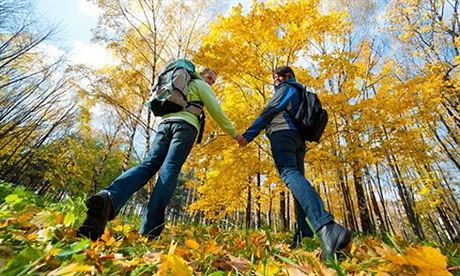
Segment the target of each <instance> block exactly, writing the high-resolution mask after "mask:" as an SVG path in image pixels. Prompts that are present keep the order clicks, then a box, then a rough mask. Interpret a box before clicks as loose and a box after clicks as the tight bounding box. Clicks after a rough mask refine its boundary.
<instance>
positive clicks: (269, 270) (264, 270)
mask: <svg viewBox="0 0 460 276" xmlns="http://www.w3.org/2000/svg"><path fill="white" fill-rule="evenodd" d="M257 272H259V273H260V274H262V275H267V276H271V275H273V276H274V275H277V274H278V273H279V272H280V268H279V266H277V265H276V264H274V263H268V264H263V263H259V265H258V267H257Z"/></svg>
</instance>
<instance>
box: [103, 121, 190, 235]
mask: <svg viewBox="0 0 460 276" xmlns="http://www.w3.org/2000/svg"><path fill="white" fill-rule="evenodd" d="M197 132H198V131H197V130H196V128H195V127H194V126H192V125H190V124H189V123H186V122H184V121H170V122H168V121H166V122H163V123H161V124H160V125H159V127H158V131H157V133H156V135H155V138H154V140H153V144H152V148H151V149H150V151H149V153H148V155H147V157H146V158H145V159H144V160H143V161H142V163H141V164H140V165H138V166H136V167H133V168H131V169H129V170H128V171H126V172H125V173H123V174H122V175H120V176H119V177H118V178H117V179H115V180H114V181H113V182H112V184H110V186H109V187H107V188H106V189H105V190H104V191H106V192H109V194H110V197H111V199H112V203H113V209H114V213H115V214H116V213H118V211H119V210H120V209H121V208H122V207H123V205H125V203H126V202H127V201H128V199H129V198H130V197H131V196H132V195H133V194H134V193H135V192H136V191H137V190H139V189H140V188H142V187H143V186H144V185H145V184H146V183H147V182H148V181H149V180H150V179H151V178H152V177H153V176H154V175H155V174H156V173H157V172H158V170H160V167H161V170H160V175H159V177H158V180H157V182H156V184H155V187H154V189H153V191H152V194H151V195H150V200H149V203H148V206H147V211H146V212H145V214H144V218H143V220H142V225H141V228H140V232H141V234H143V235H148V236H153V237H156V236H159V235H160V233H161V231H162V230H163V228H164V224H165V210H166V206H167V205H168V203H169V201H170V200H171V197H172V195H173V192H174V190H175V188H176V184H177V177H178V176H179V173H180V170H181V168H182V165H183V164H184V162H185V160H186V159H187V156H188V155H189V153H190V151H191V149H192V147H193V143H194V142H195V137H196V135H197Z"/></svg>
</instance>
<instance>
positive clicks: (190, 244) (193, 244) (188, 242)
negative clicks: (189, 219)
mask: <svg viewBox="0 0 460 276" xmlns="http://www.w3.org/2000/svg"><path fill="white" fill-rule="evenodd" d="M185 245H186V246H187V247H189V248H191V249H194V250H198V249H199V248H200V244H199V243H198V242H196V241H195V240H186V241H185Z"/></svg>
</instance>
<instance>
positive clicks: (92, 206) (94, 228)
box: [77, 191, 113, 241]
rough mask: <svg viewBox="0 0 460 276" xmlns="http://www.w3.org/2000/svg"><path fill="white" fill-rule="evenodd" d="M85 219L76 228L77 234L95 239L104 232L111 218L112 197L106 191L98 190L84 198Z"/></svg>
mask: <svg viewBox="0 0 460 276" xmlns="http://www.w3.org/2000/svg"><path fill="white" fill-rule="evenodd" d="M86 207H88V211H87V212H86V219H85V221H84V222H83V224H82V225H81V226H80V228H78V232H77V235H78V236H80V237H81V236H84V237H88V238H90V239H91V240H93V241H95V240H97V239H99V238H100V237H101V236H102V234H104V230H105V226H106V225H107V221H108V220H109V219H112V218H113V205H112V199H111V198H110V195H109V193H108V192H105V191H102V192H99V193H97V194H95V195H93V196H91V197H89V198H88V199H87V200H86Z"/></svg>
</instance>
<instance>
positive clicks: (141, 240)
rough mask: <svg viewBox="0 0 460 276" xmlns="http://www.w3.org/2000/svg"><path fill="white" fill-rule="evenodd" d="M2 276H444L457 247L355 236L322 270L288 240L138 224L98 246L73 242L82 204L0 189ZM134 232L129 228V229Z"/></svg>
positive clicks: (121, 226)
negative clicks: (156, 233) (149, 235)
mask: <svg viewBox="0 0 460 276" xmlns="http://www.w3.org/2000/svg"><path fill="white" fill-rule="evenodd" d="M0 203H1V205H0V256H1V258H0V267H1V268H0V274H1V275H18V276H19V275H44V274H46V275H74V274H82V275H83V274H88V275H89V274H102V275H120V274H130V275H152V274H157V275H336V274H337V275H346V274H356V275H366V274H377V275H417V274H418V275H451V274H457V273H458V272H459V271H460V268H459V267H458V266H459V265H460V257H459V252H458V249H459V247H458V245H453V244H452V245H448V246H444V247H442V248H441V247H439V246H438V245H436V244H430V243H418V244H409V243H407V242H405V241H402V240H399V239H398V238H395V237H391V236H390V235H383V236H382V237H383V238H377V237H369V236H360V237H355V238H354V240H353V244H352V245H351V247H350V248H349V250H350V252H349V253H347V254H346V255H345V256H344V258H342V259H341V260H335V261H330V262H328V263H327V264H323V263H321V262H320V261H319V259H318V250H317V247H318V241H317V240H315V239H304V241H303V245H302V247H301V248H299V249H294V250H292V249H290V248H289V246H288V243H289V241H290V238H291V234H290V233H273V232H272V231H270V230H269V229H265V230H257V231H256V230H242V229H222V228H220V227H218V226H213V225H207V226H205V225H194V224H179V225H168V226H167V228H166V229H165V231H164V233H163V234H162V236H161V238H160V239H158V240H148V239H146V238H145V237H142V236H140V235H139V234H138V233H137V228H136V227H137V225H138V219H137V218H133V219H126V218H123V219H116V220H114V221H112V222H111V223H110V224H109V227H108V229H107V230H106V232H105V234H104V235H103V237H102V239H101V240H99V241H96V242H91V241H89V240H87V239H82V238H78V237H76V232H75V228H76V226H78V225H79V224H80V223H81V222H82V220H83V218H84V213H85V207H84V200H83V199H82V198H78V199H76V200H67V201H66V202H63V203H50V202H47V201H45V200H42V199H40V198H38V197H36V196H34V195H32V194H30V193H28V192H26V191H24V190H22V189H16V190H13V189H12V188H10V187H7V186H5V185H2V184H0ZM135 226H136V227H135Z"/></svg>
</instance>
